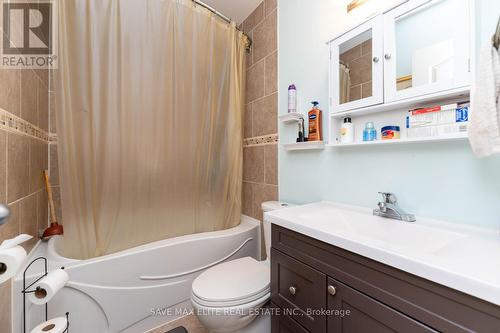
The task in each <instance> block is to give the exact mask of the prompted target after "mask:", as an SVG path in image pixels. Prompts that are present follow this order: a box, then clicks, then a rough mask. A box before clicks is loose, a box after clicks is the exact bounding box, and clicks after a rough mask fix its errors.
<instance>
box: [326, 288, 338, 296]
mask: <svg viewBox="0 0 500 333" xmlns="http://www.w3.org/2000/svg"><path fill="white" fill-rule="evenodd" d="M328 293H329V294H330V295H332V296H335V294H336V293H337V289H336V288H335V287H334V286H332V285H330V286H328Z"/></svg>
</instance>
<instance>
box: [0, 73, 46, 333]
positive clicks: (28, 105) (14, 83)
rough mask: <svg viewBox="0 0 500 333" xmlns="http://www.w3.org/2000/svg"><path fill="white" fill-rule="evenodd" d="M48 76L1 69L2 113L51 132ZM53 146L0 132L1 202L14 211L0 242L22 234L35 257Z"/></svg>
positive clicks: (6, 293) (4, 320) (4, 300)
mask: <svg viewBox="0 0 500 333" xmlns="http://www.w3.org/2000/svg"><path fill="white" fill-rule="evenodd" d="M48 80H49V75H48V70H30V69H24V70H5V69H0V87H1V89H0V108H1V109H3V110H5V111H7V112H8V113H10V114H12V115H14V116H17V117H20V118H22V119H23V120H24V121H26V122H27V123H29V125H31V126H35V127H37V128H39V129H41V130H42V131H45V132H46V131H48V127H49V94H48V90H49V88H48V87H49V82H48ZM48 147H49V145H48V141H47V140H45V139H39V138H37V137H35V136H32V135H29V134H22V133H19V131H17V128H13V127H9V126H8V125H7V124H3V123H2V124H1V126H0V202H2V203H6V204H8V205H9V207H10V209H11V217H10V219H9V221H8V223H6V224H4V225H3V226H0V242H1V241H2V240H4V239H8V238H12V237H14V236H16V235H18V234H20V233H27V234H30V235H32V236H34V237H35V238H34V239H33V240H31V241H30V242H28V243H27V244H25V245H24V247H25V248H26V250H27V251H30V250H31V249H32V248H33V246H34V245H35V244H36V242H37V238H38V237H37V235H38V230H39V229H42V228H44V227H45V226H47V221H48V209H47V207H48V206H47V195H46V193H45V189H44V182H43V177H42V172H43V170H45V169H47V168H48ZM10 298H11V286H10V284H9V283H7V284H4V285H2V286H0V308H1V311H0V332H2V333H11V318H10V313H11V309H10V306H11V304H10Z"/></svg>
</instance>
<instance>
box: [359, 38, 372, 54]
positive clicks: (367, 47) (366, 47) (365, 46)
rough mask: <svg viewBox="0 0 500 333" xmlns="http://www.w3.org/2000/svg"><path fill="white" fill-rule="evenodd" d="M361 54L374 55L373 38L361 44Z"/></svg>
mask: <svg viewBox="0 0 500 333" xmlns="http://www.w3.org/2000/svg"><path fill="white" fill-rule="evenodd" d="M361 54H362V55H369V56H370V57H371V55H372V40H371V39H369V40H367V41H366V42H363V43H362V44H361Z"/></svg>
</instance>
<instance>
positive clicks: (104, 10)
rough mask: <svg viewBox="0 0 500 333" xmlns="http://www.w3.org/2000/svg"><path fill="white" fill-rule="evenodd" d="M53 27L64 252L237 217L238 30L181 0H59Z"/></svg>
mask: <svg viewBox="0 0 500 333" xmlns="http://www.w3.org/2000/svg"><path fill="white" fill-rule="evenodd" d="M59 35H60V37H59V38H60V41H59V47H60V50H59V69H58V70H56V71H55V78H56V105H57V131H58V152H59V167H60V175H61V195H62V208H63V222H64V229H65V234H64V241H63V248H62V249H61V250H62V252H63V253H64V255H65V256H67V257H71V258H78V259H85V258H91V257H96V256H101V255H105V254H109V253H114V252H117V251H120V250H123V249H127V248H131V247H134V246H137V245H141V244H145V243H148V242H152V241H156V240H161V239H165V238H170V237H174V236H179V235H185V234H191V233H198V232H205V231H214V230H221V229H225V228H230V227H233V226H236V225H238V224H239V223H240V214H241V186H242V142H243V132H242V121H243V112H244V111H243V110H244V96H243V94H244V82H245V78H244V75H245V70H244V68H245V63H244V59H245V56H244V53H245V47H246V43H247V40H246V37H245V36H244V35H243V34H242V33H241V32H239V31H238V30H237V29H236V27H235V25H234V24H227V23H225V22H223V21H221V20H220V19H218V18H216V17H215V16H214V15H212V14H210V13H209V12H208V11H207V10H206V9H204V8H202V7H199V6H196V5H194V4H193V2H192V1H189V0H141V1H137V0H64V1H60V16H59ZM179 255H182V253H179Z"/></svg>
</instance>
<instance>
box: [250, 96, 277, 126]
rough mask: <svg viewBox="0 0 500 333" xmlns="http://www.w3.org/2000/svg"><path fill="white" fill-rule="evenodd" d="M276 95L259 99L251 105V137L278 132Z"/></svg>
mask: <svg viewBox="0 0 500 333" xmlns="http://www.w3.org/2000/svg"><path fill="white" fill-rule="evenodd" d="M277 122H278V94H277V93H275V94H272V95H270V96H268V97H265V98H262V99H259V100H258V101H256V102H255V103H254V105H253V135H254V136H262V135H266V134H274V133H277V132H278V128H277V126H278V125H277Z"/></svg>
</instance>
